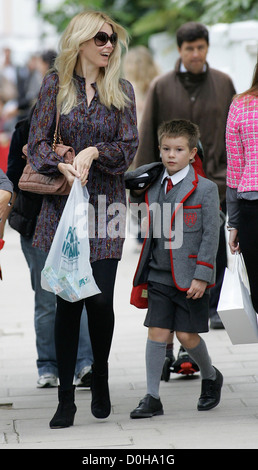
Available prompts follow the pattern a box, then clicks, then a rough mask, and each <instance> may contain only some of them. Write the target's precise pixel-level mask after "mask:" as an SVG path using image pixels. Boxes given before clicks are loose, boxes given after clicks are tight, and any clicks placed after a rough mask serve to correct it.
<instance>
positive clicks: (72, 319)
mask: <svg viewBox="0 0 258 470" xmlns="http://www.w3.org/2000/svg"><path fill="white" fill-rule="evenodd" d="M117 263H118V260H116V259H104V260H99V261H96V262H94V263H92V271H93V276H94V278H95V281H96V284H97V286H98V287H99V289H100V291H101V294H97V295H94V296H92V297H88V298H86V299H84V300H80V301H79V302H74V303H71V302H67V301H66V300H63V299H61V298H60V297H58V296H57V310H56V322H55V343H56V356H57V366H58V373H59V381H60V388H61V389H62V390H68V389H70V388H71V387H72V384H73V377H74V371H75V365H76V358H77V349H78V342H79V331H80V320H81V313H82V309H83V304H84V302H85V306H86V309H87V315H88V323H89V333H90V339H91V345H92V351H93V357H94V365H95V368H96V370H97V371H98V372H99V373H102V371H104V370H105V366H106V364H107V361H108V356H109V351H110V348H111V342H112V337H113V330H114V310H113V294H114V284H115V277H116V270H117Z"/></svg>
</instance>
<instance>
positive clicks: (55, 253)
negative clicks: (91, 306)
mask: <svg viewBox="0 0 258 470" xmlns="http://www.w3.org/2000/svg"><path fill="white" fill-rule="evenodd" d="M88 208H89V193H88V191H87V189H86V186H84V187H82V185H81V182H80V180H79V179H78V178H75V180H74V183H73V186H72V189H71V191H70V195H69V197H68V199H67V202H66V205H65V208H64V210H63V213H62V216H61V219H60V222H59V224H58V227H57V230H56V233H55V236H54V239H53V242H52V245H51V248H50V251H49V254H48V257H47V259H46V262H45V266H44V269H43V270H42V273H41V286H42V287H43V289H45V290H47V291H50V292H54V293H55V294H56V295H58V296H60V297H62V298H63V299H64V300H68V301H69V302H77V301H78V300H81V299H85V298H86V297H90V296H92V295H95V294H99V293H100V290H99V288H98V286H97V285H96V283H95V280H94V277H93V274H92V268H91V264H90V244H89V234H88V225H89V224H88Z"/></svg>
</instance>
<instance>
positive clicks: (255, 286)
mask: <svg viewBox="0 0 258 470" xmlns="http://www.w3.org/2000/svg"><path fill="white" fill-rule="evenodd" d="M238 236H239V246H240V250H241V252H242V254H243V257H244V261H245V265H246V270H247V274H248V278H249V283H250V290H251V298H252V302H253V306H254V309H255V311H256V312H258V269H257V266H258V247H257V240H258V201H257V200H254V201H246V200H241V203H240V218H239V231H238Z"/></svg>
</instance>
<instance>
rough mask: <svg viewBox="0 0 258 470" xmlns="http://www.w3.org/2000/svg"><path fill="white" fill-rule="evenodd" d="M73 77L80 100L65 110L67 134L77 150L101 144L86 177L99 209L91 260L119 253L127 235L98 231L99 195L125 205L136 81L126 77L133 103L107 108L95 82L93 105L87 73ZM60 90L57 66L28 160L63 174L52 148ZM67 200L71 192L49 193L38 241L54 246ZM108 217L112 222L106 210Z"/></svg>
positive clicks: (134, 139) (40, 104) (35, 121)
mask: <svg viewBox="0 0 258 470" xmlns="http://www.w3.org/2000/svg"><path fill="white" fill-rule="evenodd" d="M74 83H75V86H76V89H77V93H78V103H79V104H78V106H77V107H76V108H74V109H73V110H72V111H71V112H70V113H69V114H67V115H61V116H60V130H61V136H62V140H63V142H64V144H66V145H70V146H71V147H73V148H74V150H75V154H76V155H77V154H78V153H79V152H80V151H81V150H83V149H84V148H87V147H89V146H95V147H97V148H98V150H99V158H98V159H97V160H94V161H93V163H92V166H91V169H90V172H89V180H88V183H87V189H88V192H89V195H90V203H91V204H92V205H93V207H94V209H95V227H96V234H95V236H93V237H92V238H91V239H90V248H91V262H94V261H96V260H100V259H105V258H116V259H120V258H121V255H122V247H123V242H124V237H122V236H117V237H112V236H109V233H108V230H107V234H106V236H101V237H99V236H98V230H97V229H98V196H100V195H102V196H105V197H106V206H107V208H108V207H109V205H110V204H113V203H122V204H123V205H124V206H125V205H126V195H125V184H124V172H125V171H126V170H127V169H128V167H129V165H130V164H131V162H132V160H133V158H134V155H135V153H136V150H137V146H138V131H137V122H136V110H135V98H134V91H133V87H132V85H131V84H130V83H129V82H128V81H127V80H121V86H122V89H123V91H124V93H125V94H126V95H127V96H128V97H129V99H130V103H129V106H127V107H125V109H124V111H119V110H118V109H117V108H115V107H114V106H112V107H111V109H108V108H106V107H105V106H104V105H103V104H101V102H100V100H99V95H98V90H97V86H96V85H95V84H93V87H94V89H95V96H94V98H93V100H92V101H91V103H90V106H88V105H87V99H86V91H85V81H84V78H82V77H79V76H78V75H76V74H74ZM57 92H58V76H57V74H56V73H55V72H53V73H51V74H49V75H47V76H46V77H45V78H44V80H43V83H42V87H41V90H40V93H39V97H38V101H37V104H36V108H35V111H34V114H33V117H32V122H31V127H30V134H29V141H28V160H29V162H30V164H31V165H32V167H33V168H34V169H35V170H37V171H39V172H40V173H44V174H47V175H53V176H54V175H58V174H60V173H59V171H58V169H57V165H58V163H60V162H61V161H63V160H62V158H61V157H59V156H58V155H57V154H56V153H55V152H53V151H52V149H51V144H52V141H53V135H54V130H55V121H56V96H57ZM66 200H67V196H45V197H44V199H43V204H42V208H41V212H40V214H39V217H38V221H37V225H36V230H35V235H34V241H33V245H34V246H36V247H38V248H40V249H41V250H44V251H49V249H50V246H51V243H52V241H53V237H54V234H55V231H56V228H57V225H58V222H59V220H60V217H61V214H62V211H63V209H64V206H65V203H66ZM102 213H103V211H102ZM105 217H106V226H107V225H108V221H109V219H108V215H107V211H106V215H105Z"/></svg>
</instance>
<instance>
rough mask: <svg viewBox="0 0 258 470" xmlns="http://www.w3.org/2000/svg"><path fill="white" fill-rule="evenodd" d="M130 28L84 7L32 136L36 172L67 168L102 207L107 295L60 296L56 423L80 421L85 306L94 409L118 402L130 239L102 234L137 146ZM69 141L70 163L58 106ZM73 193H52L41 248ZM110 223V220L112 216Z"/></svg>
mask: <svg viewBox="0 0 258 470" xmlns="http://www.w3.org/2000/svg"><path fill="white" fill-rule="evenodd" d="M126 46H127V34H126V31H125V30H124V29H123V28H122V27H121V26H119V25H118V24H117V23H115V22H114V21H113V20H112V19H111V18H109V17H108V16H106V15H105V14H103V13H101V12H94V11H89V12H83V13H80V14H79V15H77V16H75V17H74V18H73V19H72V20H71V22H70V23H69V25H68V27H67V29H66V31H65V32H64V34H63V37H62V39H61V42H60V52H59V54H58V56H57V59H56V62H55V69H54V71H52V72H50V73H49V74H48V75H47V76H46V77H45V79H44V81H43V84H42V88H41V91H40V94H39V98H38V102H37V105H36V109H35V112H34V115H33V118H32V124H31V129H30V136H29V161H30V162H31V164H32V166H33V167H34V168H35V169H37V171H39V172H42V173H45V174H48V175H58V174H59V172H61V173H63V174H64V175H65V176H66V178H67V180H68V181H69V183H70V184H72V183H73V180H74V178H75V177H79V178H80V179H81V183H82V185H85V184H86V183H87V189H88V191H89V194H90V203H91V204H92V205H93V206H94V208H95V216H96V220H95V227H96V236H95V237H93V238H92V239H91V240H90V251H91V264H92V270H93V275H94V277H95V280H96V283H97V285H98V287H99V288H100V290H101V294H98V295H95V296H93V297H89V298H87V299H85V300H84V301H79V302H75V303H70V302H66V301H64V300H63V299H61V298H60V297H58V296H57V311H56V326H55V336H56V353H57V362H58V373H59V381H60V386H59V390H58V396H59V405H58V408H57V411H56V413H55V415H54V417H53V419H52V420H51V421H50V427H51V428H60V427H68V426H71V425H72V424H73V422H74V415H75V412H76V405H75V403H74V387H73V376H74V368H75V362H76V354H77V347H78V334H79V326H80V318H81V312H82V309H83V305H84V303H85V305H86V309H87V313H88V322H89V332H90V338H91V343H92V350H93V357H94V364H93V366H92V371H93V372H92V386H91V390H92V402H91V411H92V413H93V415H94V416H95V417H96V418H106V417H107V416H108V415H109V414H110V409H111V404H110V397H109V387H108V357H109V351H110V347H111V342H112V336H113V328H114V311H113V291H114V283H115V277H116V270H117V264H118V260H119V259H120V258H121V255H122V247H123V242H124V238H123V237H121V236H113V237H112V234H111V235H110V234H109V232H108V230H107V231H106V232H107V234H106V235H105V236H102V237H101V238H99V237H98V232H97V230H98V219H97V215H98V196H100V195H103V196H105V198H106V206H107V209H108V206H109V205H110V204H112V203H115V202H119V203H123V204H125V203H126V197H125V187H124V172H125V171H126V170H127V168H128V167H129V165H130V164H131V162H132V160H133V157H134V155H135V152H136V149H137V145H138V134H137V123H136V110H135V99H134V92H133V88H132V85H131V84H130V83H129V82H128V81H126V80H123V79H121V78H120V61H121V47H126ZM57 110H60V112H61V116H60V130H61V136H62V139H63V141H64V143H65V144H69V145H71V146H72V147H73V148H74V149H75V154H76V157H75V160H74V162H73V164H66V163H64V161H63V160H62V158H60V157H59V156H58V155H57V154H56V153H55V152H53V151H52V150H51V142H52V139H53V133H54V128H55V120H56V111H57ZM65 202H66V197H60V196H52V197H49V196H48V197H45V198H44V200H43V204H42V209H41V212H40V215H39V218H38V223H37V226H36V230H35V236H34V246H37V247H40V248H41V249H43V250H45V251H48V250H49V248H50V245H51V242H52V240H53V237H54V234H55V230H56V227H57V224H58V221H59V219H60V216H61V214H62V210H63V208H64V205H65ZM106 219H107V221H108V217H106Z"/></svg>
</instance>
